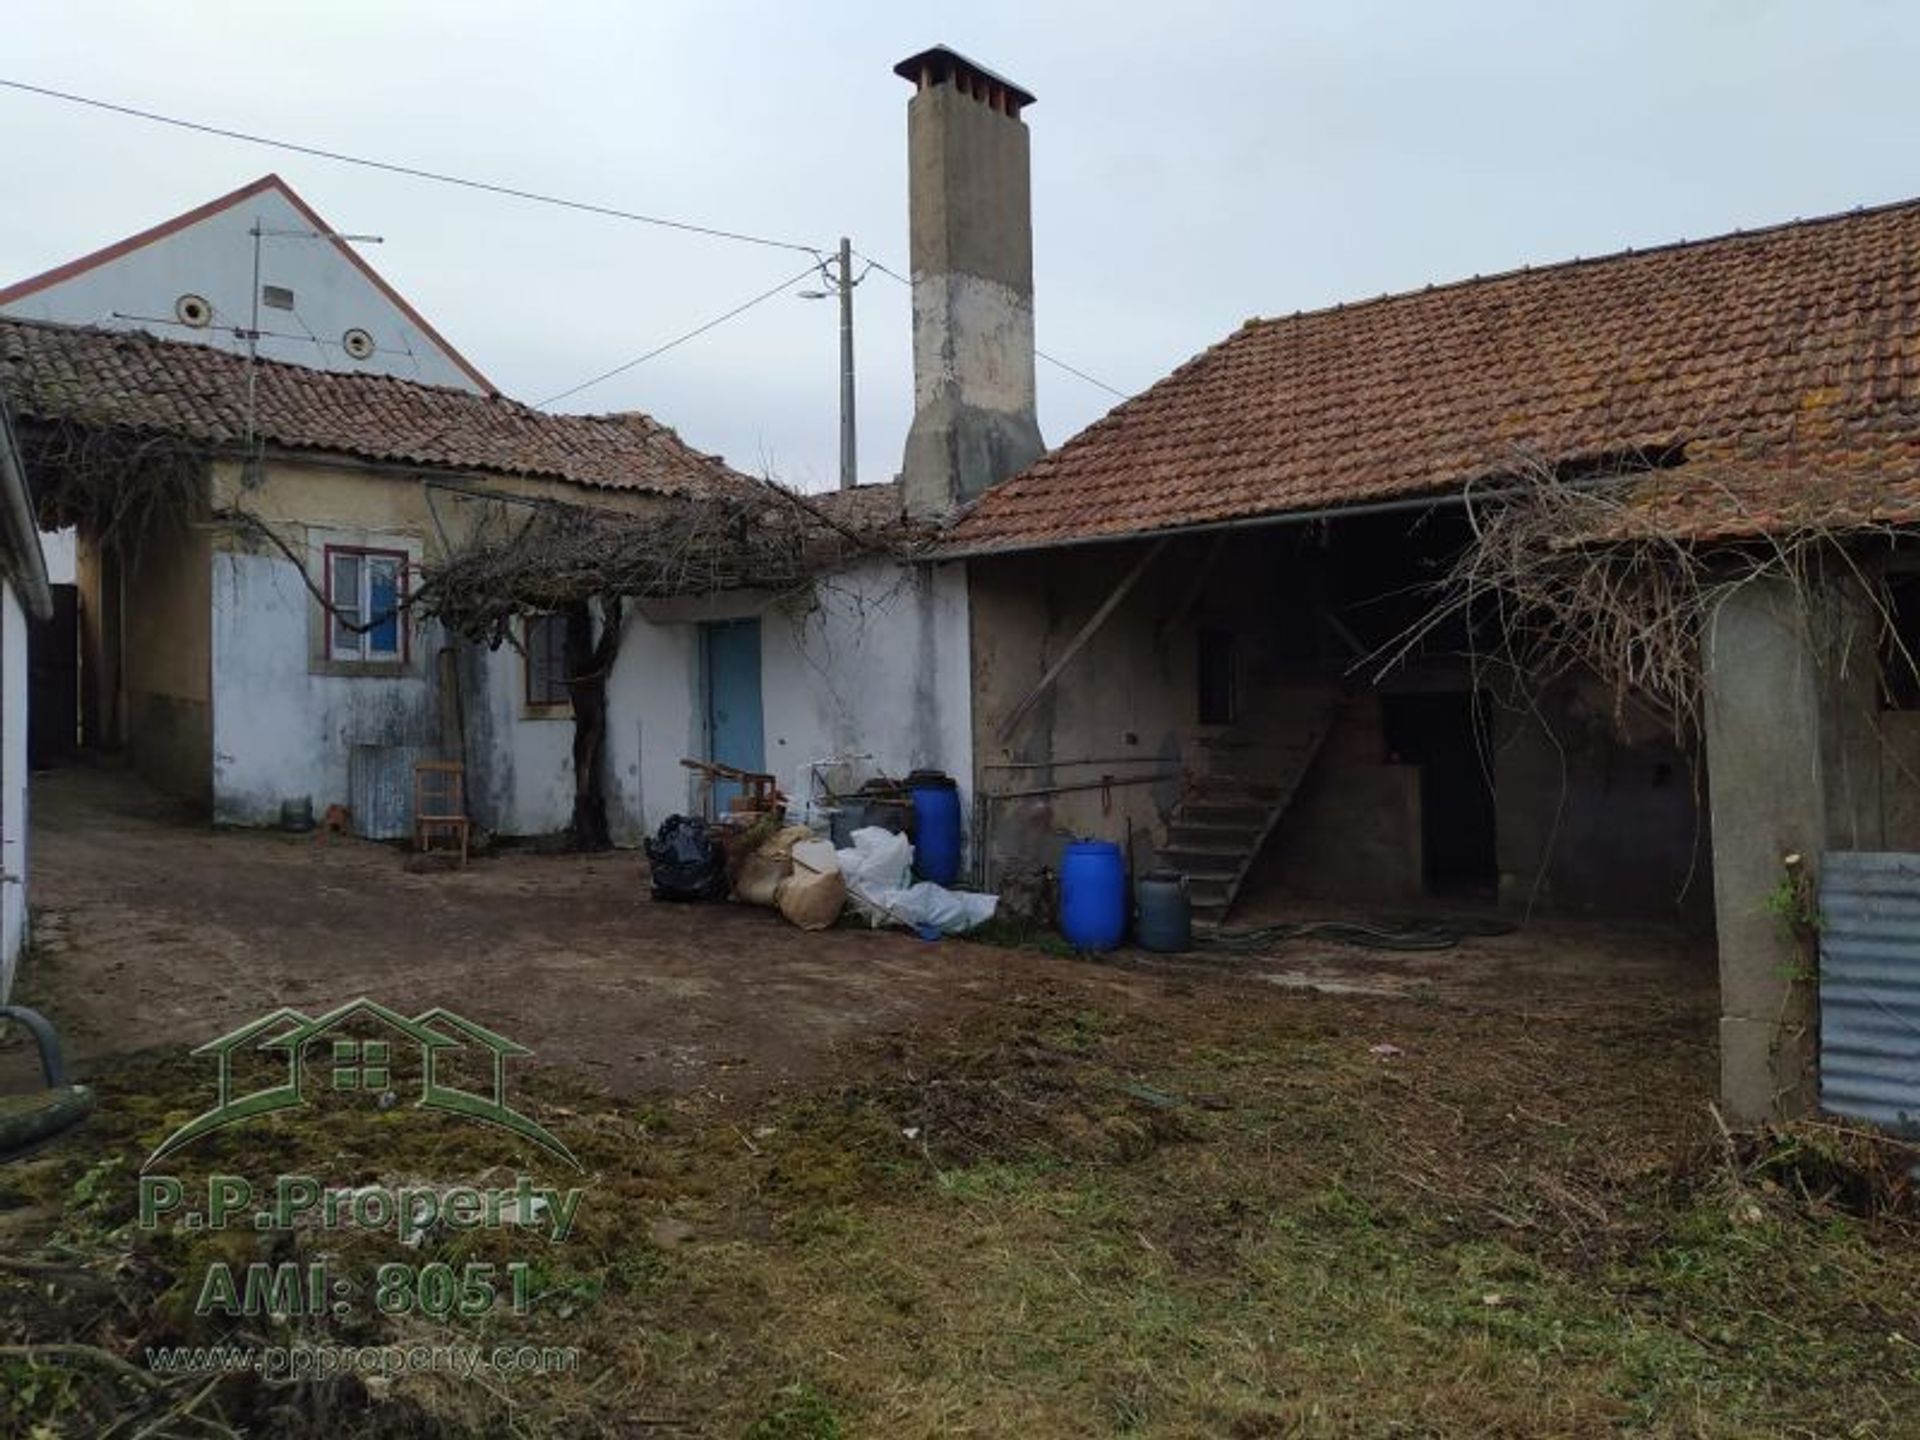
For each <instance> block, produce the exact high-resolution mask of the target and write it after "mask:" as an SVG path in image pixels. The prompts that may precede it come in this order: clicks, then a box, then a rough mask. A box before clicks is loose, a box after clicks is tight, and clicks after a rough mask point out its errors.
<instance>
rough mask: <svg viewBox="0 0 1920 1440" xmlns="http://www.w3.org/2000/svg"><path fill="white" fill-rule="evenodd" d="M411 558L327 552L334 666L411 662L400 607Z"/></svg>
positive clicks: (337, 550)
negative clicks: (340, 662) (354, 662)
mask: <svg viewBox="0 0 1920 1440" xmlns="http://www.w3.org/2000/svg"><path fill="white" fill-rule="evenodd" d="M406 592H407V557H406V555H405V554H404V553H403V552H401V551H398V550H360V549H347V548H343V547H339V546H332V545H330V546H328V547H327V616H328V618H327V656H328V658H329V659H333V660H358V661H368V662H386V663H391V662H394V661H399V660H405V659H406V645H407V627H406V626H405V625H404V624H403V623H401V613H400V606H401V604H402V602H403V601H404V599H405V598H406Z"/></svg>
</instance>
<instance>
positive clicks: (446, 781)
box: [413, 760, 472, 865]
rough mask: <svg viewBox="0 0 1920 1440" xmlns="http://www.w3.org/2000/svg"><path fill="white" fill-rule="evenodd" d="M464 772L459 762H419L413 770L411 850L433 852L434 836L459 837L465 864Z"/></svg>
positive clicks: (469, 824) (466, 822) (462, 859)
mask: <svg viewBox="0 0 1920 1440" xmlns="http://www.w3.org/2000/svg"><path fill="white" fill-rule="evenodd" d="M466 769H467V767H466V766H464V765H462V764H461V763H460V762H459V761H458V760H418V761H415V762H414V766H413V847H414V849H416V850H419V851H421V852H423V853H424V852H426V851H429V850H431V849H433V840H434V837H435V836H436V835H447V836H458V837H459V840H460V863H461V864H462V865H465V864H466V863H467V831H468V829H469V828H470V826H471V824H472V822H471V821H469V820H468V819H467V785H466Z"/></svg>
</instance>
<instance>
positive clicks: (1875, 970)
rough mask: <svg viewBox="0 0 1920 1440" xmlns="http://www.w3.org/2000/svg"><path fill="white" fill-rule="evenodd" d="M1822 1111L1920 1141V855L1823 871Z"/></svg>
mask: <svg viewBox="0 0 1920 1440" xmlns="http://www.w3.org/2000/svg"><path fill="white" fill-rule="evenodd" d="M1820 917H1821V926H1820V1104H1821V1107H1822V1108H1823V1109H1825V1110H1828V1111H1830V1112H1832V1113H1833V1114H1836V1115H1847V1116H1852V1117H1853V1118H1855V1119H1859V1120H1870V1121H1872V1122H1874V1123H1875V1124H1878V1125H1884V1126H1887V1127H1888V1128H1890V1129H1896V1130H1901V1131H1906V1132H1908V1133H1912V1134H1920V855H1905V854H1892V853H1875V852H1868V851H1829V852H1828V853H1827V854H1826V855H1825V856H1823V857H1822V859H1821V865H1820Z"/></svg>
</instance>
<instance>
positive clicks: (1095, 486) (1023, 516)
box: [947, 199, 1920, 553]
mask: <svg viewBox="0 0 1920 1440" xmlns="http://www.w3.org/2000/svg"><path fill="white" fill-rule="evenodd" d="M1916 310H1920V199H1902V200H1896V201H1889V202H1886V203H1883V204H1879V205H1873V206H1865V205H1862V206H1858V207H1855V208H1853V209H1851V210H1845V211H1837V212H1834V213H1832V214H1828V215H1820V216H1814V217H1811V218H1806V217H1802V218H1798V219H1794V220H1786V221H1780V222H1777V223H1775V224H1772V225H1767V226H1763V227H1760V228H1757V229H1751V230H1749V229H1734V230H1729V231H1726V232H1724V233H1722V234H1719V235H1714V236H1707V237H1703V238H1700V239H1695V240H1678V241H1673V242H1670V243H1667V244H1663V245H1656V246H1650V247H1645V248H1640V249H1633V248H1629V249H1625V250H1621V251H1617V252H1613V253H1610V254H1607V255H1599V256H1583V257H1576V258H1574V259H1570V260H1563V261H1557V262H1554V263H1552V264H1549V265H1540V266H1536V265H1527V266H1523V267H1520V268H1519V269H1512V270H1505V271H1501V272H1499V273H1497V274H1492V275H1481V276H1475V277H1470V278H1466V279H1461V280H1455V281H1450V282H1446V283H1443V284H1439V285H1429V286H1424V287H1422V288H1420V289H1417V290H1404V291H1399V292H1396V293H1394V294H1391V295H1387V296H1381V297H1375V298H1372V299H1367V300H1360V301H1355V302H1344V301H1343V302H1341V303H1339V304H1335V305H1331V306H1327V307H1323V308H1321V309H1318V310H1314V311H1298V312H1295V313H1294V314H1292V315H1281V316H1271V317H1259V318H1255V319H1251V320H1248V321H1245V322H1243V323H1242V324H1241V325H1240V326H1239V327H1238V328H1236V329H1234V330H1232V331H1230V332H1228V333H1227V334H1225V335H1224V336H1222V337H1221V338H1220V339H1218V340H1216V341H1215V342H1214V343H1213V344H1211V345H1209V346H1208V347H1206V348H1205V349H1204V350H1201V351H1200V352H1199V353H1197V354H1195V355H1193V356H1192V357H1190V358H1188V359H1187V360H1185V361H1183V362H1182V363H1181V364H1180V365H1178V366H1177V367H1175V368H1174V369H1172V370H1171V371H1170V372H1169V373H1167V374H1166V375H1165V376H1163V377H1162V378H1161V379H1159V380H1158V381H1156V382H1155V383H1154V384H1153V385H1151V386H1149V387H1148V388H1147V389H1145V390H1143V391H1141V392H1140V393H1139V394H1137V395H1135V396H1133V397H1131V398H1129V399H1127V400H1124V401H1122V402H1120V403H1119V404H1118V405H1116V406H1115V407H1114V408H1113V409H1112V410H1111V411H1109V412H1108V413H1107V414H1106V415H1105V416H1103V417H1102V418H1101V419H1099V420H1097V421H1095V422H1094V423H1093V424H1091V425H1089V426H1088V427H1086V428H1085V429H1084V430H1082V431H1081V432H1080V433H1079V434H1078V435H1076V436H1074V437H1073V438H1072V439H1070V440H1068V441H1066V442H1065V443H1064V444H1062V445H1060V446H1058V447H1056V448H1055V449H1053V450H1051V451H1049V452H1048V453H1047V454H1046V455H1044V456H1042V457H1041V458H1040V459H1038V460H1036V461H1035V462H1034V463H1033V464H1032V465H1031V466H1029V467H1028V468H1027V469H1025V470H1024V471H1021V472H1020V473H1019V474H1017V475H1014V476H1012V477H1010V478H1008V479H1007V480H1005V481H1002V482H1001V483H999V484H997V485H994V486H991V487H989V488H988V489H987V490H986V491H985V492H984V493H983V494H982V495H981V496H980V497H979V498H978V499H977V500H975V501H974V502H973V503H972V504H971V505H969V506H968V507H966V508H965V509H964V510H963V511H962V513H960V514H959V515H958V516H957V517H956V519H955V520H954V522H953V523H952V525H951V526H950V528H949V529H948V531H947V537H948V545H949V548H950V549H951V550H952V551H954V552H955V553H987V552H988V551H991V550H1005V549H1019V548H1029V549H1030V548H1044V547H1046V546H1049V545H1057V544H1065V543H1079V542H1082V541H1089V540H1096V539H1101V540H1113V539H1123V538H1127V537H1130V536H1136V535H1148V534H1155V533H1163V532H1170V531H1175V530H1182V529H1190V528H1194V527H1202V526H1215V525H1222V524H1238V523H1243V522H1245V521H1249V520H1254V519H1258V518H1260V517H1264V516H1280V515H1287V514H1303V513H1330V512H1332V511H1334V510H1337V509H1340V508H1342V507H1346V506H1352V505H1358V504H1362V503H1373V502H1378V501H1384V500H1390V499H1396V498H1401V497H1412V496H1418V495H1427V494H1440V493H1443V492H1446V491H1448V490H1452V489H1458V488H1459V487H1460V486H1461V485H1462V484H1463V483H1465V482H1466V481H1467V480H1469V479H1471V478H1472V477H1474V476H1476V475H1481V474H1487V473H1494V472H1497V471H1499V470H1500V469H1501V467H1502V466H1511V465H1512V464H1513V463H1514V458H1515V456H1516V455H1532V456H1536V457H1538V458H1542V459H1546V460H1549V461H1557V460H1560V459H1565V458H1569V457H1578V456H1584V455H1592V454H1607V453H1614V452H1620V451H1631V450H1632V449H1634V448H1636V447H1641V446H1648V445H1659V446H1665V445H1672V444H1684V445H1685V446H1686V447H1687V458H1688V461H1689V464H1691V463H1692V462H1694V461H1702V462H1704V461H1708V460H1711V461H1713V462H1715V463H1716V464H1723V465H1724V464H1726V463H1729V462H1731V461H1734V460H1738V461H1739V462H1740V467H1741V474H1742V476H1743V481H1742V483H1743V484H1745V483H1748V482H1751V483H1752V486H1753V488H1754V489H1755V494H1756V495H1759V494H1760V493H1761V491H1763V490H1765V489H1766V486H1765V485H1764V484H1763V483H1762V481H1761V478H1760V476H1759V473H1758V472H1757V471H1756V470H1755V469H1754V467H1753V465H1752V464H1750V463H1748V462H1751V461H1752V460H1754V458H1755V457H1758V456H1761V455H1767V454H1772V455H1785V456H1791V457H1792V459H1793V463H1794V466H1795V468H1796V469H1797V470H1798V472H1799V473H1800V474H1802V475H1804V476H1808V477H1814V478H1815V479H1817V478H1818V477H1821V476H1827V475H1838V474H1846V475H1853V476H1858V475H1862V474H1866V473H1869V472H1870V473H1872V474H1875V475H1877V476H1879V477H1881V481H1882V483H1883V484H1884V486H1885V487H1888V494H1892V493H1893V492H1894V491H1896V490H1897V491H1899V492H1901V493H1902V494H1903V495H1904V494H1906V493H1908V492H1910V491H1911V492H1913V493H1914V494H1915V495H1920V371H1916V369H1915V368H1914V366H1913V365H1912V363H1911V359H1910V357H1909V356H1908V354H1907V346H1908V341H1909V337H1910V335H1911V328H1912V327H1911V324H1910V320H1911V317H1912V315H1913V314H1914V313H1915V312H1916ZM1688 473H1689V471H1688V469H1687V467H1681V469H1680V470H1677V471H1674V472H1672V475H1670V476H1669V477H1668V480H1667V481H1666V483H1665V489H1666V491H1667V492H1668V493H1672V491H1673V487H1674V485H1675V483H1677V482H1675V481H1674V480H1673V478H1672V476H1674V475H1677V476H1681V477H1684V476H1685V475H1686V474H1688ZM1691 473H1693V474H1696V475H1702V476H1704V474H1705V472H1704V471H1703V470H1698V469H1696V470H1694V471H1692V472H1691ZM1703 483H1704V482H1703ZM1775 488H1778V487H1775ZM1780 498H1781V497H1780V496H1778V495H1773V494H1768V495H1767V496H1766V497H1765V499H1764V501H1761V500H1756V501H1755V503H1754V505H1753V506H1752V507H1751V508H1752V509H1753V511H1754V513H1755V514H1779V513H1785V512H1784V511H1783V510H1782V509H1781V506H1780V504H1779V503H1777V502H1779V500H1780ZM1876 503H1879V502H1876ZM1901 503H1902V504H1903V505H1905V504H1906V503H1907V502H1906V501H1905V500H1903V501H1902V502H1901ZM1916 503H1920V502H1916ZM1688 504H1689V505H1692V506H1694V508H1695V510H1696V511H1698V509H1699V503H1698V502H1697V498H1696V500H1689V501H1688ZM1663 513H1670V514H1672V515H1673V516H1675V517H1676V518H1675V520H1674V523H1675V524H1676V525H1678V524H1679V523H1680V520H1679V518H1677V517H1678V516H1679V510H1678V509H1677V508H1673V507H1669V510H1668V511H1666V512H1663ZM1876 513H1878V512H1876ZM1689 523H1691V522H1689ZM1713 523H1715V524H1723V523H1727V522H1724V521H1722V520H1720V519H1716V520H1715V521H1714V522H1713ZM1742 523H1745V522H1742Z"/></svg>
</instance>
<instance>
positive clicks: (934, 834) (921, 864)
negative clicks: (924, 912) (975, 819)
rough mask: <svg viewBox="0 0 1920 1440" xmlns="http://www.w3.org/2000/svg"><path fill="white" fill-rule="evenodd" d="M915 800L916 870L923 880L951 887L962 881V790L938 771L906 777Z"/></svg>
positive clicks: (914, 838)
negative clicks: (959, 880) (960, 879)
mask: <svg viewBox="0 0 1920 1440" xmlns="http://www.w3.org/2000/svg"><path fill="white" fill-rule="evenodd" d="M907 789H908V793H909V794H911V795H912V796H913V828H914V836H913V868H914V870H915V872H916V873H917V874H918V875H919V876H920V878H921V879H922V880H931V881H933V883H934V884H936V885H952V884H953V883H954V882H955V881H957V880H958V879H959V878H960V787H959V786H958V785H956V784H954V782H953V780H952V778H951V777H949V776H946V775H942V774H941V773H940V772H939V771H938V770H916V771H914V772H913V773H912V774H911V775H909V776H908V777H907Z"/></svg>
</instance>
